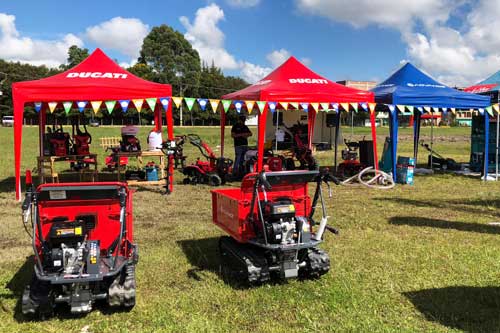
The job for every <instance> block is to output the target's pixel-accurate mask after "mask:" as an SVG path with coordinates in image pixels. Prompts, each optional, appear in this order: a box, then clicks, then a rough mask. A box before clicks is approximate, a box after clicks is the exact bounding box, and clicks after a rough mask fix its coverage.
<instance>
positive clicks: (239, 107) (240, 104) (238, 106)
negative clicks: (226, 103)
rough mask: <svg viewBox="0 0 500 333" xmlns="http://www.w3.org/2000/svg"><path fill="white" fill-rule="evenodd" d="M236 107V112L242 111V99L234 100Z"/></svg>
mask: <svg viewBox="0 0 500 333" xmlns="http://www.w3.org/2000/svg"><path fill="white" fill-rule="evenodd" d="M233 104H234V108H235V109H236V112H238V113H240V112H241V108H242V107H243V102H242V101H234V102H233Z"/></svg>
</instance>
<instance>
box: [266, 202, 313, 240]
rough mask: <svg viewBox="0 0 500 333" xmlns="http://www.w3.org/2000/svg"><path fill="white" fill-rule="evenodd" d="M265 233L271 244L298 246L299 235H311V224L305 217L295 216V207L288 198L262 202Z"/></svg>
mask: <svg viewBox="0 0 500 333" xmlns="http://www.w3.org/2000/svg"><path fill="white" fill-rule="evenodd" d="M262 210H263V212H262V213H263V217H264V225H265V229H266V230H265V233H266V238H267V241H268V242H269V243H271V244H282V245H287V244H296V243H298V242H299V235H301V232H300V231H301V230H302V231H303V232H302V238H304V235H305V234H307V235H310V234H309V222H308V221H307V219H306V218H305V217H303V216H296V215H295V206H294V205H293V203H292V200H290V199H288V198H279V199H277V200H275V201H264V202H262Z"/></svg>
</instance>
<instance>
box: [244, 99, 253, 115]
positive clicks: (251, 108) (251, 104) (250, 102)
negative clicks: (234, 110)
mask: <svg viewBox="0 0 500 333" xmlns="http://www.w3.org/2000/svg"><path fill="white" fill-rule="evenodd" d="M245 104H246V105H247V111H248V114H250V113H252V111H253V107H254V105H255V102H254V101H245Z"/></svg>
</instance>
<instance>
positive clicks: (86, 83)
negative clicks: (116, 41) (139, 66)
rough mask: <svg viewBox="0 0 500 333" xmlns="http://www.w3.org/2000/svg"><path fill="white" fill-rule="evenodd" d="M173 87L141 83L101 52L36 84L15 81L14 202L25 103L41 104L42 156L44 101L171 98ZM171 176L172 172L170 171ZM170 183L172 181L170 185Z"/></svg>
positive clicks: (170, 128)
mask: <svg viewBox="0 0 500 333" xmlns="http://www.w3.org/2000/svg"><path fill="white" fill-rule="evenodd" d="M171 95H172V87H171V86H170V85H169V84H159V83H154V82H150V81H146V80H143V79H141V78H139V77H137V76H135V75H133V74H131V73H129V72H127V71H126V70H124V69H123V68H121V67H120V66H119V65H118V64H117V63H116V62H114V61H113V60H112V59H110V58H109V57H108V56H107V55H106V54H104V52H102V51H101V50H100V49H96V50H95V51H94V52H93V53H92V54H91V55H90V56H89V57H87V58H86V59H85V60H84V61H82V62H81V63H80V64H79V65H77V66H75V67H74V68H72V69H70V70H68V71H66V72H63V73H60V74H57V75H54V76H51V77H48V78H45V79H41V80H35V81H25V82H16V83H14V84H13V85H12V99H13V104H14V153H15V173H16V199H17V200H19V199H20V191H21V184H20V167H21V143H22V124H23V113H24V106H25V104H26V103H34V102H45V103H42V109H41V110H40V116H39V117H40V124H39V127H40V154H43V134H44V130H45V119H46V110H47V102H63V101H71V102H77V101H106V100H130V99H145V98H152V97H157V98H158V97H170V96H171ZM171 104H172V103H169V105H168V109H167V130H168V138H169V139H173V118H172V106H171ZM154 112H155V127H156V130H161V126H162V121H161V120H162V106H161V105H160V103H158V101H157V104H156V105H155V110H154ZM170 174H172V172H170ZM171 184H172V182H171Z"/></svg>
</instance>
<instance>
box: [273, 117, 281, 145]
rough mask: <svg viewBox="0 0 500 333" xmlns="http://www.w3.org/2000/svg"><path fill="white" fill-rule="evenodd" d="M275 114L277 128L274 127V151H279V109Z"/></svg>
mask: <svg viewBox="0 0 500 333" xmlns="http://www.w3.org/2000/svg"><path fill="white" fill-rule="evenodd" d="M274 113H276V126H275V127H274V150H278V124H279V118H280V112H279V111H278V109H276V111H274Z"/></svg>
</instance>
